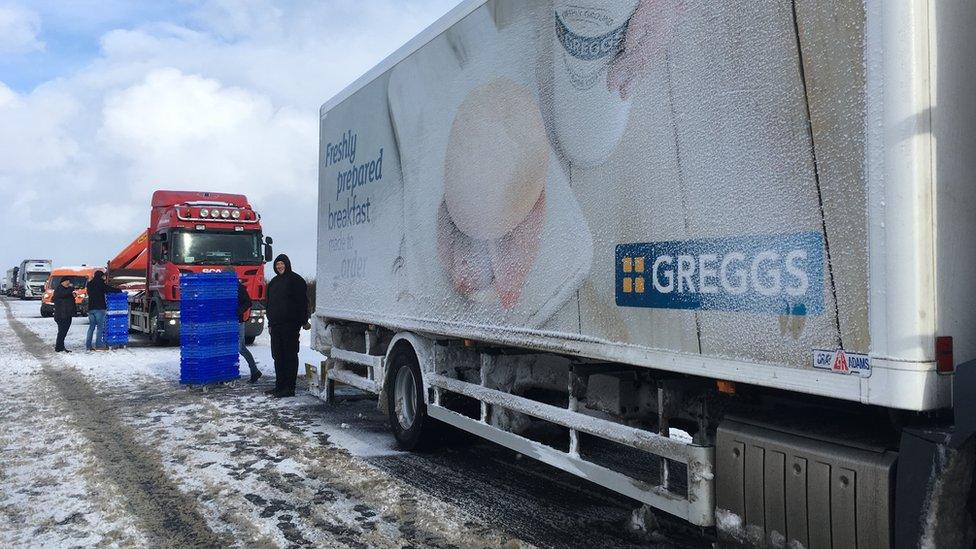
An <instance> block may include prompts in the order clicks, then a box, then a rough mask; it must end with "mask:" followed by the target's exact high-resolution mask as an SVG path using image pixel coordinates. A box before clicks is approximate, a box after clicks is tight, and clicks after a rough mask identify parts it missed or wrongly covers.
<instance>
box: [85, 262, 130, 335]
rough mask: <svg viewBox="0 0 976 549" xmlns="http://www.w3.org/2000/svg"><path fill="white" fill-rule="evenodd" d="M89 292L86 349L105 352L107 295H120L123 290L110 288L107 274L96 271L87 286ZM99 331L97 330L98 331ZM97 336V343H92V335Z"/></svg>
mask: <svg viewBox="0 0 976 549" xmlns="http://www.w3.org/2000/svg"><path fill="white" fill-rule="evenodd" d="M85 288H86V290H87V291H88V337H87V338H86V339H85V349H87V350H89V351H91V350H99V351H102V350H105V348H106V346H105V310H106V309H108V306H107V305H106V304H105V294H107V293H108V294H114V293H119V292H121V291H122V290H119V289H118V288H115V287H112V286H109V285H108V284H106V283H105V273H103V272H102V271H95V274H94V275H92V279H91V280H89V281H88V284H86V285H85ZM96 329H97V330H96ZM93 333H94V334H95V342H94V344H93V343H92V334H93Z"/></svg>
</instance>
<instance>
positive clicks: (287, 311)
mask: <svg viewBox="0 0 976 549" xmlns="http://www.w3.org/2000/svg"><path fill="white" fill-rule="evenodd" d="M274 270H275V273H276V274H275V277H274V278H272V279H271V282H269V283H268V304H267V307H266V309H265V315H266V316H267V319H268V332H269V333H270V334H271V357H272V358H273V359H274V366H275V388H274V389H271V390H269V391H267V394H269V395H271V396H273V397H274V398H286V397H293V396H295V382H296V381H297V379H298V349H299V343H298V336H299V333H300V332H301V329H302V328H303V327H304V328H305V329H306V330H308V329H310V328H311V326H309V324H308V317H309V313H310V312H309V307H308V285H307V284H306V283H305V279H304V278H302V277H301V276H300V275H299V274H298V273H296V272H294V271H292V270H291V260H289V259H288V256H287V255H285V254H281V255H279V256H278V257H276V258H275V260H274Z"/></svg>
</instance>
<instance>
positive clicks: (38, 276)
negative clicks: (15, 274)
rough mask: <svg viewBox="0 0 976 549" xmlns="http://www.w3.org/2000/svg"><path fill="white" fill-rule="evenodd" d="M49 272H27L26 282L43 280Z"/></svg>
mask: <svg viewBox="0 0 976 549" xmlns="http://www.w3.org/2000/svg"><path fill="white" fill-rule="evenodd" d="M50 274H51V273H27V281H28V282H44V281H46V280H47V277H48V275H50Z"/></svg>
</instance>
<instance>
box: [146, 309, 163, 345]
mask: <svg viewBox="0 0 976 549" xmlns="http://www.w3.org/2000/svg"><path fill="white" fill-rule="evenodd" d="M149 342H150V343H152V344H153V345H154V346H156V347H161V346H163V345H166V343H167V342H166V337H165V336H164V335H162V334H161V333H160V332H159V308H158V307H156V306H155V305H154V306H153V307H152V309H150V310H149Z"/></svg>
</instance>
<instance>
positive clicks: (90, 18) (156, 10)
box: [0, 0, 193, 92]
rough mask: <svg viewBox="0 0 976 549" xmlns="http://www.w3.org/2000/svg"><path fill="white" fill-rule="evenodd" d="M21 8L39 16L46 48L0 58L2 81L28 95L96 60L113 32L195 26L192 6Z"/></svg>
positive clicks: (102, 2)
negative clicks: (156, 24)
mask: <svg viewBox="0 0 976 549" xmlns="http://www.w3.org/2000/svg"><path fill="white" fill-rule="evenodd" d="M0 5H2V4H0ZM7 5H8V6H10V5H17V4H14V3H8V4H7ZM20 5H21V6H23V7H27V8H28V9H29V10H31V11H33V12H34V13H36V14H37V15H38V16H39V18H40V21H41V23H42V24H41V26H40V33H39V34H38V38H39V40H40V41H41V42H43V44H44V47H43V49H39V50H33V51H30V52H28V53H24V54H21V55H0V81H3V82H4V83H5V84H6V85H7V86H8V87H10V88H11V89H13V90H15V91H17V92H29V91H30V90H32V89H33V88H34V87H36V86H37V85H38V84H42V83H44V82H46V81H48V80H51V79H54V78H57V77H60V76H65V75H70V74H72V73H74V72H76V71H78V70H80V69H82V68H83V67H84V66H85V65H86V64H87V63H89V62H91V61H92V60H93V59H94V58H95V57H97V56H98V53H99V39H100V38H101V36H102V35H103V34H104V33H106V32H108V31H111V30H113V29H118V28H133V27H137V26H139V25H140V24H143V23H147V22H152V21H168V22H172V23H175V24H182V25H188V26H192V25H193V22H192V21H190V20H189V19H190V18H189V17H188V9H187V8H188V7H189V6H190V5H191V3H190V2H162V1H160V2H156V1H145V0H144V1H139V2H134V1H133V2H124V1H118V0H99V1H96V0H77V1H67V0H63V1H60V2H54V1H51V0H34V1H31V2H23V3H21V4H20Z"/></svg>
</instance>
